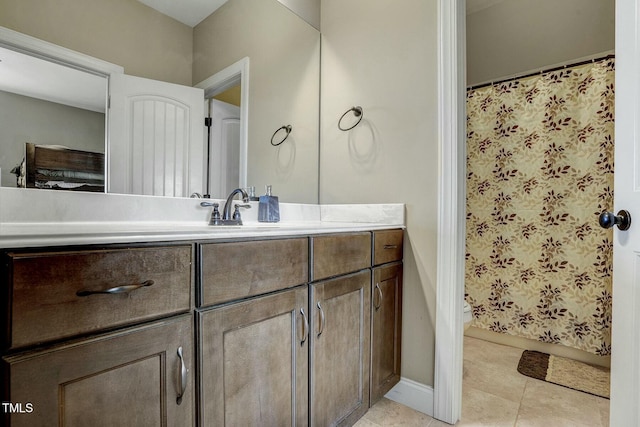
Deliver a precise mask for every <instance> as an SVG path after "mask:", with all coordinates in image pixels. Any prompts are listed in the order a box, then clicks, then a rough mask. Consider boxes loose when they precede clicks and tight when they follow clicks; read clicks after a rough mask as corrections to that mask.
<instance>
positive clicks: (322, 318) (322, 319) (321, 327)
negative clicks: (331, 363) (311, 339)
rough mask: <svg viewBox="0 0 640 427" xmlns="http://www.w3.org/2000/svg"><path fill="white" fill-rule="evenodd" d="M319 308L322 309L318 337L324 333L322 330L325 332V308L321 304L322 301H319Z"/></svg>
mask: <svg viewBox="0 0 640 427" xmlns="http://www.w3.org/2000/svg"><path fill="white" fill-rule="evenodd" d="M318 310H320V330H319V331H318V338H320V335H322V332H324V321H325V319H324V310H323V309H322V307H321V306H320V301H318Z"/></svg>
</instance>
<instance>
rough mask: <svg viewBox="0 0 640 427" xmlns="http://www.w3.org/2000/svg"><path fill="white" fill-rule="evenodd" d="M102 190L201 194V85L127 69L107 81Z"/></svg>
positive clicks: (203, 183)
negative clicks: (108, 101)
mask: <svg viewBox="0 0 640 427" xmlns="http://www.w3.org/2000/svg"><path fill="white" fill-rule="evenodd" d="M109 92H110V95H111V105H110V110H109V139H110V144H109V153H108V168H109V173H108V179H109V184H108V191H109V192H110V193H124V194H140V195H154V196H170V197H189V196H190V195H191V194H192V193H196V192H197V193H200V194H203V193H204V192H205V190H206V188H205V163H206V153H205V145H204V140H203V129H204V107H203V99H204V91H203V90H202V89H197V88H192V87H187V86H181V85H176V84H171V83H165V82H159V81H156V80H150V79H143V78H140V77H133V76H127V75H116V76H111V79H110V81H109Z"/></svg>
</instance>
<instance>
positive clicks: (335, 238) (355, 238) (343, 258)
mask: <svg viewBox="0 0 640 427" xmlns="http://www.w3.org/2000/svg"><path fill="white" fill-rule="evenodd" d="M368 267H371V233H369V232H364V233H349V234H335V235H327V236H316V237H314V238H313V280H314V281H316V280H320V279H325V278H327V277H332V276H337V275H340V274H345V273H351V272H354V271H358V270H361V269H363V268H368Z"/></svg>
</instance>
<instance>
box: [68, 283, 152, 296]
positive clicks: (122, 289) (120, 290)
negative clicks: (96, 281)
mask: <svg viewBox="0 0 640 427" xmlns="http://www.w3.org/2000/svg"><path fill="white" fill-rule="evenodd" d="M153 283H154V282H153V280H146V281H144V282H142V283H138V284H136V285H124V286H116V287H114V288H109V289H105V290H103V291H78V292H76V295H77V296H79V297H87V296H89V295H95V294H127V293H129V292H133V291H135V290H136V289H140V288H144V287H145V286H151V285H153Z"/></svg>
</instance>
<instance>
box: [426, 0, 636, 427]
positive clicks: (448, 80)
mask: <svg viewBox="0 0 640 427" xmlns="http://www.w3.org/2000/svg"><path fill="white" fill-rule="evenodd" d="M615 7H616V39H617V40H626V39H632V40H630V41H629V43H626V44H625V46H624V48H621V46H619V43H618V42H616V48H615V52H616V57H617V58H616V59H619V58H618V57H619V56H622V55H624V60H625V71H626V72H632V73H634V75H637V71H638V70H640V62H639V60H638V59H637V58H638V52H640V50H639V48H638V46H639V45H640V36H638V35H637V29H638V28H639V27H640V10H639V9H638V8H637V7H636V0H617V1H616V6H615ZM465 19H466V14H465V0H454V1H451V0H438V26H439V28H438V111H439V113H438V131H439V163H440V164H439V166H440V178H439V193H438V194H439V195H438V209H439V210H438V265H437V267H438V270H437V271H438V275H437V296H436V307H437V308H436V340H435V341H436V344H435V347H436V348H435V371H434V411H433V412H434V414H433V415H434V417H435V418H437V419H440V420H443V421H446V422H448V423H451V424H454V423H455V422H456V421H457V420H459V419H460V415H461V410H462V347H463V345H462V341H463V335H464V329H463V306H462V304H463V302H462V301H463V299H464V247H465V246H464V245H465V241H464V239H465V232H464V229H465V199H466V196H465V195H466V189H465V176H466V172H465V169H466V157H465V153H464V152H465V148H466V147H465V146H466V144H465V137H466V123H465V117H466V116H465V87H466V84H465V71H466V59H465V35H466V34H465V33H466V28H465V25H466V24H465ZM621 54H622V55H621ZM617 62H619V61H617ZM617 73H618V71H616V74H617ZM634 81H635V80H634ZM616 85H617V84H616ZM635 86H637V85H635ZM616 89H618V87H616ZM632 92H633V93H637V92H638V90H637V87H633V88H632ZM634 102H635V105H633V107H634V111H636V112H637V111H640V101H637V100H635V101H634ZM616 106H618V101H617V100H616ZM636 117H637V116H636ZM632 122H633V123H632V124H633V127H634V129H633V131H631V130H630V131H629V132H628V134H630V135H631V134H635V132H634V131H635V130H637V128H638V126H639V125H638V119H637V118H633V119H632ZM618 126H619V124H618V123H616V134H618V133H621V132H619V129H618ZM621 285H624V284H616V283H615V278H614V285H613V286H614V289H615V288H616V286H621ZM627 285H628V284H627ZM639 300H640V299H639ZM616 301H617V300H615V299H614V304H615V303H616ZM621 302H623V303H625V305H624V306H621V305H620V304H617V305H615V307H614V308H613V310H614V311H615V312H617V313H618V315H617V316H614V317H613V330H614V331H615V332H614V340H618V341H619V342H623V343H624V342H625V341H628V343H626V344H627V345H626V348H627V349H629V348H632V349H633V351H634V352H635V355H631V356H629V357H627V359H625V360H626V361H632V360H637V357H638V354H640V346H638V345H636V344H635V343H634V342H637V341H638V339H637V338H635V336H634V334H633V329H632V330H628V329H627V328H628V327H627V325H625V324H623V323H625V322H626V321H627V320H628V317H629V316H632V315H633V311H634V307H635V306H634V305H633V304H631V303H630V302H628V301H621ZM632 317H633V316H632ZM616 332H617V333H618V334H619V335H618V336H617V337H616V336H615V333H616ZM622 350H623V351H624V349H622ZM616 360H618V358H614V359H612V368H613V362H615V361H616ZM626 377H628V374H624V373H620V369H617V370H616V369H612V376H611V402H610V407H611V411H610V413H611V414H612V415H611V417H612V419H615V422H616V423H618V424H619V423H620V422H623V423H626V422H629V421H631V422H632V423H634V422H636V421H637V420H638V419H640V412H639V411H638V410H637V408H636V403H637V402H638V401H639V400H640V385H638V383H637V381H636V382H635V383H632V384H631V390H625V388H626V387H625V385H629V384H627V382H626V381H625V378H626ZM619 397H620V398H621V399H619ZM612 425H613V424H612ZM629 425H631V424H629Z"/></svg>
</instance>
